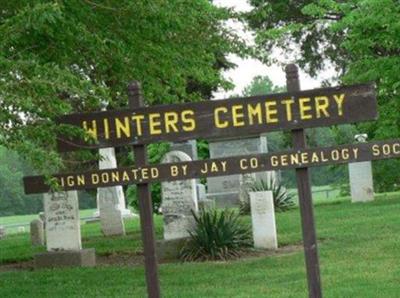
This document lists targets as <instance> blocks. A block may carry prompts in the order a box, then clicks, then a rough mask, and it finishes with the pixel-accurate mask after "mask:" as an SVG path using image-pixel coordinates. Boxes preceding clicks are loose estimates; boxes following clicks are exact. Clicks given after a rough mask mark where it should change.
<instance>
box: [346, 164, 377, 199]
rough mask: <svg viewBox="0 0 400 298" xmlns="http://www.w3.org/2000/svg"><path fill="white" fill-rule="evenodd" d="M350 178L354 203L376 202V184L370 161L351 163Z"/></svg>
mask: <svg viewBox="0 0 400 298" xmlns="http://www.w3.org/2000/svg"><path fill="white" fill-rule="evenodd" d="M349 176H350V192H351V201H352V202H368V201H372V200H374V187H373V184H374V182H373V178H372V164H371V162H370V161H363V162H354V163H349Z"/></svg>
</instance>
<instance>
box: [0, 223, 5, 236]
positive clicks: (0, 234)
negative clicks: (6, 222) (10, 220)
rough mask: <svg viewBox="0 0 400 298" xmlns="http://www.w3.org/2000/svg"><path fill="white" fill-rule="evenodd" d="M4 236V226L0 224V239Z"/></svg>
mask: <svg viewBox="0 0 400 298" xmlns="http://www.w3.org/2000/svg"><path fill="white" fill-rule="evenodd" d="M5 237H6V228H5V227H3V226H0V239H3V238H5Z"/></svg>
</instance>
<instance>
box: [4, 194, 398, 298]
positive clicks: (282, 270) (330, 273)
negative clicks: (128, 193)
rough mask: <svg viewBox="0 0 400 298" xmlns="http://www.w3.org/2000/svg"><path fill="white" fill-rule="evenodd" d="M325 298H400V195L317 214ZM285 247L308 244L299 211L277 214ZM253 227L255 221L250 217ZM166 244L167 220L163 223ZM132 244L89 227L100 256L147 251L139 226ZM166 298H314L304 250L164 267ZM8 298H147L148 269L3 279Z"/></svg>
mask: <svg viewBox="0 0 400 298" xmlns="http://www.w3.org/2000/svg"><path fill="white" fill-rule="evenodd" d="M315 216H316V223H317V235H318V239H319V252H320V263H321V276H322V287H323V292H324V297H335V298H336V297H400V196H399V195H398V194H393V195H386V196H379V197H378V198H377V199H376V200H375V201H374V202H370V203H364V204H362V203H361V204H360V203H359V204H351V203H350V202H349V201H344V200H336V201H334V202H331V203H328V202H325V203H324V204H319V205H317V206H316V207H315ZM276 217H277V227H278V237H279V244H280V246H283V245H289V244H299V243H301V229H300V218H299V210H298V209H294V210H291V211H288V212H285V213H278V214H277V216H276ZM245 220H246V221H249V218H248V217H247V218H245ZM156 225H157V231H156V232H157V235H158V237H161V232H162V231H161V226H162V224H161V218H160V217H156ZM127 226H128V227H127V230H128V235H127V236H126V237H114V238H104V237H102V236H101V233H100V228H99V226H98V224H90V225H84V226H82V233H83V244H84V247H95V248H96V251H97V253H100V254H110V253H113V252H132V251H140V250H141V243H140V234H139V223H138V220H137V219H135V220H130V221H128V222H127ZM32 254H33V250H32V249H31V248H30V245H29V239H28V235H27V234H18V235H11V236H10V237H9V238H7V239H6V240H1V241H0V263H7V262H10V261H12V260H24V259H25V260H26V259H29V258H31V257H32ZM160 278H161V289H162V295H163V297H174V298H175V297H307V295H308V294H307V284H306V276H305V268H304V257H303V252H302V251H297V252H294V253H292V254H286V255H280V256H270V257H255V258H248V259H242V260H238V261H232V262H207V263H198V264H196V263H185V264H182V263H169V264H162V265H160ZM0 297H146V287H145V282H144V269H143V267H142V266H136V267H132V266H131V267H128V266H103V267H97V268H88V269H82V268H74V269H54V270H42V271H16V272H2V273H0Z"/></svg>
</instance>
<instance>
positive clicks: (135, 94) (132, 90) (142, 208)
mask: <svg viewBox="0 0 400 298" xmlns="http://www.w3.org/2000/svg"><path fill="white" fill-rule="evenodd" d="M128 97H129V107H130V108H131V109H135V108H139V107H141V106H143V105H144V103H143V97H142V94H141V87H140V84H139V82H136V81H134V82H132V83H131V84H129V86H128ZM146 147H147V146H146V145H134V146H133V153H134V157H135V165H136V167H141V166H145V165H146V164H147V150H146ZM137 195H138V198H139V212H140V225H141V230H142V239H143V248H144V261H145V270H146V283H147V293H148V296H149V297H150V298H159V297H160V282H159V279H158V268H157V267H158V265H157V256H156V248H155V233H154V223H153V207H152V200H151V194H150V184H148V183H142V184H138V185H137Z"/></svg>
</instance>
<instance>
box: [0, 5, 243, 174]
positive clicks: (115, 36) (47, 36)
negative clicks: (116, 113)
mask: <svg viewBox="0 0 400 298" xmlns="http://www.w3.org/2000/svg"><path fill="white" fill-rule="evenodd" d="M0 3H1V7H2V9H1V11H0V101H1V106H2V108H1V112H0V136H1V138H0V144H1V145H4V146H6V147H7V148H10V149H13V150H16V151H17V152H18V153H19V154H21V155H22V156H24V157H26V158H27V159H29V161H30V162H32V164H34V165H35V167H36V168H37V169H39V170H41V171H45V172H47V173H50V172H54V171H55V170H57V169H59V167H61V166H62V161H61V159H60V157H59V155H58V154H57V153H56V151H55V140H56V134H57V132H59V131H60V130H62V131H64V132H67V133H78V132H76V131H71V129H66V128H65V127H62V126H57V125H55V120H56V119H57V117H58V116H59V115H62V114H66V113H71V112H86V111H95V110H100V107H101V105H102V104H104V103H107V104H108V106H109V108H110V109H114V108H118V107H122V106H126V105H127V97H126V87H127V84H128V82H129V81H130V80H133V79H136V80H139V81H140V82H142V86H143V90H144V95H145V99H146V103H147V104H161V103H172V102H187V101H197V100H201V99H204V98H208V97H209V96H210V94H211V92H212V91H213V90H215V89H216V88H218V87H223V88H227V87H229V86H230V84H229V82H227V81H225V80H224V79H223V77H222V76H221V74H220V70H221V69H223V68H227V67H230V66H231V64H230V63H229V62H228V61H227V60H226V59H225V56H226V55H227V54H228V53H242V52H243V50H244V46H243V44H242V43H241V41H240V40H239V38H238V37H237V36H235V35H234V34H232V33H231V32H229V31H227V29H225V27H224V26H223V21H224V20H226V19H228V18H229V17H230V16H231V14H230V11H228V10H226V9H222V8H217V7H215V6H214V5H213V4H212V3H211V2H210V1H207V0H200V1H165V0H156V1H130V0H121V1H97V0H91V1H88V0H84V1H81V0H68V1H66V0H64V1H62V0H57V1H56V0H47V1H46V0H41V1H39V0H26V1H6V0H2V1H0ZM66 159H67V158H66ZM71 166H72V167H74V166H75V165H74V164H71Z"/></svg>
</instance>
